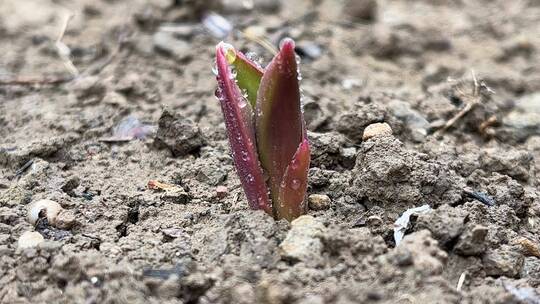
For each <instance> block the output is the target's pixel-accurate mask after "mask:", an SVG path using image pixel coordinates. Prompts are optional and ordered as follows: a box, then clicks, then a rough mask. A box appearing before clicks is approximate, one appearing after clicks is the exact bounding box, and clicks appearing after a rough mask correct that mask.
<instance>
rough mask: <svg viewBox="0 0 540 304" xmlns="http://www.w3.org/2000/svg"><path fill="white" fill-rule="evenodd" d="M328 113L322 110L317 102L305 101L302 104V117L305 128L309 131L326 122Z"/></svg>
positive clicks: (316, 129) (320, 126) (317, 129)
mask: <svg viewBox="0 0 540 304" xmlns="http://www.w3.org/2000/svg"><path fill="white" fill-rule="evenodd" d="M328 118H329V115H328V114H327V113H325V112H324V111H323V109H322V108H321V105H320V104H319V103H317V102H306V104H304V119H305V120H306V128H307V129H308V130H309V131H319V129H321V128H322V126H324V125H325V124H326V123H327V122H328Z"/></svg>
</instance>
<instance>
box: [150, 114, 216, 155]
mask: <svg viewBox="0 0 540 304" xmlns="http://www.w3.org/2000/svg"><path fill="white" fill-rule="evenodd" d="M155 143H156V144H157V145H158V146H161V147H166V148H168V149H169V150H170V151H171V152H172V154H173V155H174V156H175V157H178V156H184V155H187V154H189V153H191V152H194V151H196V150H197V149H199V148H200V147H202V146H203V144H204V143H205V140H204V138H203V136H202V134H201V131H200V130H199V127H198V126H197V125H196V124H195V123H194V122H192V121H191V120H190V119H188V118H185V117H184V116H182V115H181V114H179V113H171V112H169V110H167V109H165V110H163V113H162V114H161V117H160V118H159V122H158V131H157V135H156V138H155Z"/></svg>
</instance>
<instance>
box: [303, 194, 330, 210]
mask: <svg viewBox="0 0 540 304" xmlns="http://www.w3.org/2000/svg"><path fill="white" fill-rule="evenodd" d="M330 203H331V200H330V197H328V195H326V194H311V195H310V196H309V197H308V204H309V209H311V210H316V211H319V210H326V209H328V207H330Z"/></svg>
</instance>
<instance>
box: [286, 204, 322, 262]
mask: <svg viewBox="0 0 540 304" xmlns="http://www.w3.org/2000/svg"><path fill="white" fill-rule="evenodd" d="M323 229H324V225H323V224H322V223H321V222H319V221H318V220H317V219H316V218H314V217H312V216H310V215H302V216H300V217H299V218H297V219H295V220H294V221H292V222H291V230H289V232H288V233H287V237H286V238H285V240H283V242H281V244H280V245H279V248H280V250H281V256H282V257H283V258H284V259H287V260H290V261H293V262H299V261H301V262H306V263H307V262H310V263H313V262H317V261H320V258H321V252H322V250H323V245H322V243H321V240H320V239H319V238H318V236H319V235H320V234H321V233H322V231H323Z"/></svg>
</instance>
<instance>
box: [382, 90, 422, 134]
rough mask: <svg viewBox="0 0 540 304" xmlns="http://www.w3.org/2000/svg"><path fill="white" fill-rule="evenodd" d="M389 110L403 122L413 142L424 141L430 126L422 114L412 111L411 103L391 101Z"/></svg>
mask: <svg viewBox="0 0 540 304" xmlns="http://www.w3.org/2000/svg"><path fill="white" fill-rule="evenodd" d="M388 108H389V109H390V111H391V112H392V114H393V115H394V116H395V117H396V118H397V119H399V120H401V121H402V122H403V124H404V125H405V128H406V129H407V131H408V132H409V133H410V136H411V139H412V140H413V141H416V142H422V141H424V139H425V137H426V135H427V131H428V129H429V127H430V125H429V121H427V119H425V118H424V116H423V115H422V114H420V112H418V111H416V110H414V109H412V108H411V106H410V104H409V103H407V102H405V101H401V100H397V99H393V100H391V101H390V103H389V104H388Z"/></svg>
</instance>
